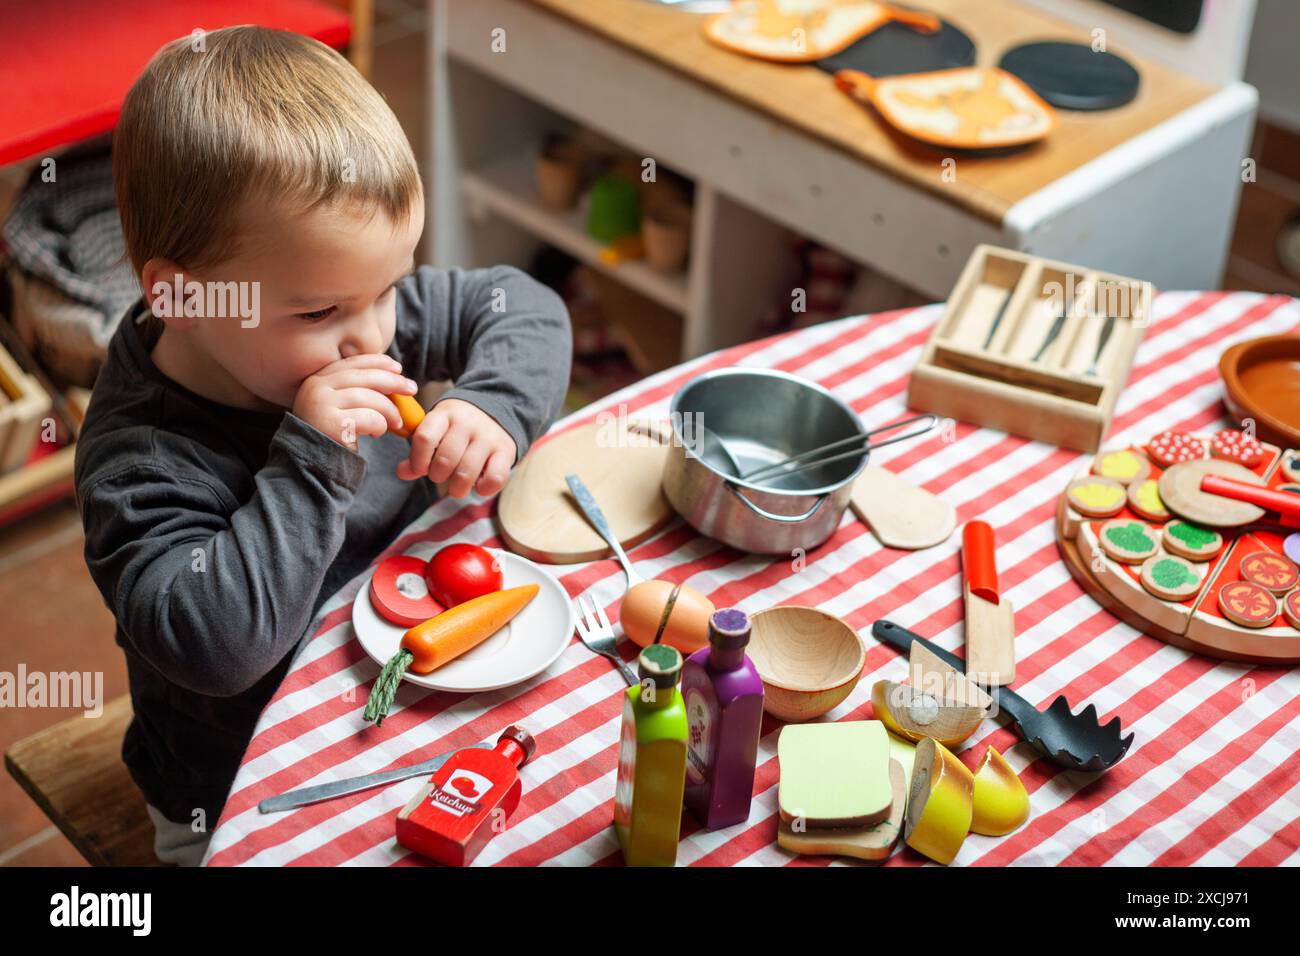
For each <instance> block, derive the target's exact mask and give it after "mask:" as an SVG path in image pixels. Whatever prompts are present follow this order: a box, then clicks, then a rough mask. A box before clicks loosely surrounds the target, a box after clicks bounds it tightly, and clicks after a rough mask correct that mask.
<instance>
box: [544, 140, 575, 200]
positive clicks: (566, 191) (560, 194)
mask: <svg viewBox="0 0 1300 956" xmlns="http://www.w3.org/2000/svg"><path fill="white" fill-rule="evenodd" d="M582 164H583V158H582V150H581V149H580V148H579V147H578V145H577V144H576V143H574V142H572V141H571V140H568V139H565V138H563V137H550V138H548V139H547V140H546V142H544V143H543V144H542V148H541V150H540V151H539V152H538V154H537V197H538V199H539V200H540V201H541V203H542V205H543V206H545V207H546V208H547V209H553V210H556V211H557V212H558V211H563V210H565V209H572V208H573V206H574V204H575V203H577V201H578V190H579V189H580V188H581V187H582Z"/></svg>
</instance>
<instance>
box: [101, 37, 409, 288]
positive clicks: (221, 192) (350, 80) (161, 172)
mask: <svg viewBox="0 0 1300 956" xmlns="http://www.w3.org/2000/svg"><path fill="white" fill-rule="evenodd" d="M113 184H114V187H115V189H116V192H117V204H118V210H119V212H120V213H121V217H122V231H123V233H124V235H125V238H126V248H127V254H128V255H129V256H130V259H131V263H132V265H134V267H135V271H136V274H137V275H139V274H140V272H141V271H142V269H143V268H144V265H145V263H146V262H148V261H149V260H150V259H154V258H165V259H169V260H171V261H173V262H176V263H177V264H179V265H181V266H182V267H184V268H186V269H191V270H196V271H198V270H202V269H204V268H206V267H209V266H211V265H213V264H215V263H219V262H222V261H225V260H227V259H229V258H231V257H232V256H233V255H236V254H237V252H238V250H239V248H240V240H241V237H240V235H239V229H238V226H239V213H240V210H241V209H243V208H244V206H245V204H246V203H249V202H257V203H267V204H270V203H282V204H283V205H284V208H285V209H286V210H288V211H292V212H297V211H303V210H307V209H312V208H315V207H316V206H319V205H336V204H337V205H340V206H345V207H351V208H356V209H357V210H358V211H361V212H362V213H363V214H366V215H369V214H373V213H374V212H375V211H376V210H383V211H384V212H385V213H386V214H387V215H388V217H389V218H390V219H391V220H392V221H393V222H394V224H400V223H404V222H406V221H407V219H408V217H409V216H410V213H411V211H412V209H413V207H414V204H415V203H416V202H418V201H419V197H420V194H421V191H420V176H419V171H418V169H417V167H416V163H415V158H414V156H413V155H412V153H411V145H410V143H409V142H408V141H407V139H406V135H405V133H403V131H402V128H401V125H400V124H399V123H398V122H397V117H395V116H394V115H393V112H392V110H390V109H389V108H388V104H387V103H385V102H384V99H383V97H382V96H380V95H379V93H378V92H376V90H375V89H374V87H372V86H371V85H370V84H369V83H367V82H366V81H365V79H364V78H363V77H362V76H361V74H359V73H358V72H357V71H356V70H355V69H353V67H352V66H351V65H350V64H349V63H348V62H347V61H346V60H345V59H344V58H343V57H342V56H340V55H339V54H338V53H337V52H336V51H334V50H332V49H330V48H329V47H327V46H325V45H324V44H323V43H319V42H317V41H316V40H313V39H311V38H310V37H305V36H302V35H301V34H297V33H289V32H286V31H283V30H270V29H266V28H264V27H253V26H241V27H227V28H225V29H222V30H214V31H212V32H211V33H206V34H196V35H195V36H193V37H183V38H181V39H178V40H173V41H172V42H170V43H168V44H167V45H166V46H164V47H163V48H162V49H161V50H159V51H158V53H156V54H155V55H154V57H153V59H152V60H151V61H150V62H149V65H148V66H146V67H145V69H144V72H143V73H142V74H141V75H140V77H139V78H138V79H137V80H136V82H135V85H134V86H132V87H131V90H130V92H129V93H128V94H127V97H126V102H125V103H124V105H123V107H122V115H121V118H120V119H119V121H118V124H117V130H116V132H115V133H114V137H113Z"/></svg>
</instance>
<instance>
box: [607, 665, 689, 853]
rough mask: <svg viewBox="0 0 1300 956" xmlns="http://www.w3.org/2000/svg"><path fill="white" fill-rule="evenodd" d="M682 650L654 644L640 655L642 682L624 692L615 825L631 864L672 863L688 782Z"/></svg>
mask: <svg viewBox="0 0 1300 956" xmlns="http://www.w3.org/2000/svg"><path fill="white" fill-rule="evenodd" d="M681 673H682V655H681V654H680V653H678V651H677V649H676V648H674V647H669V646H668V645H667V644H651V645H650V646H649V647H647V648H646V649H645V650H643V651H642V652H641V656H640V657H639V658H638V659H637V674H638V676H640V678H641V683H640V684H638V685H637V686H635V687H629V688H628V689H627V693H626V694H624V696H623V730H622V733H621V735H620V737H619V747H618V782H617V784H616V785H615V787H614V829H615V830H616V831H617V833H618V842H619V845H620V846H621V847H622V848H623V862H625V863H626V864H627V865H628V866H674V865H675V864H676V863H677V840H678V837H679V836H680V833H681V825H682V793H683V791H684V789H685V786H686V738H687V725H686V707H685V705H684V704H683V703H682V695H681V694H680V693H679V692H678V690H677V682H678V680H679V679H680V677H681Z"/></svg>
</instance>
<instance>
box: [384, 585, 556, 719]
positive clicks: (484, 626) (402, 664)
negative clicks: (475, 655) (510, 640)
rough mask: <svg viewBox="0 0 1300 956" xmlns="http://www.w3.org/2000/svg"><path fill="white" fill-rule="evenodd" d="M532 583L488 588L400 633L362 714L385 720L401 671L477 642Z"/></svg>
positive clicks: (526, 596)
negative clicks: (497, 589)
mask: <svg viewBox="0 0 1300 956" xmlns="http://www.w3.org/2000/svg"><path fill="white" fill-rule="evenodd" d="M537 591H538V587H537V585H536V584H525V585H522V586H520V587H517V588H506V589H505V590H504V591H493V592H492V593H490V594H484V595H483V596H482V597H476V598H474V599H473V600H469V601H466V602H465V603H464V604H458V605H456V606H455V607H453V608H448V609H447V610H445V611H443V612H442V613H441V614H439V615H438V616H437V617H431V618H429V620H427V621H425V622H423V623H422V624H417V625H415V627H413V628H411V629H410V630H409V631H407V632H406V633H405V634H403V635H402V642H401V644H400V645H399V646H398V651H397V653H396V654H394V655H393V656H392V657H390V658H389V659H388V663H387V664H385V665H384V669H383V670H382V671H380V672H379V678H378V679H377V680H376V681H375V686H374V688H373V689H372V690H371V691H370V699H369V700H368V701H367V702H366V709H365V713H364V714H363V716H364V717H365V719H366V720H373V721H374V722H375V725H376V726H379V725H380V724H382V723H383V722H384V718H385V717H387V716H388V711H389V709H390V708H391V707H392V706H393V698H394V697H395V696H396V695H397V687H398V685H399V684H400V683H401V682H402V675H403V674H405V673H406V672H407V670H412V671H414V672H415V673H417V674H428V673H430V672H431V671H434V670H437V669H438V668H439V667H442V666H443V665H444V664H446V663H447V662H448V661H451V660H454V659H455V658H457V657H459V656H460V655H461V654H464V653H465V652H466V651H468V650H470V649H472V648H474V647H477V646H478V645H479V644H481V643H483V642H484V641H485V640H487V639H488V638H489V637H491V636H492V635H493V634H495V633H496V632H497V631H499V630H501V628H503V627H505V626H506V625H507V624H508V623H510V620H511V619H512V618H513V617H514V616H515V615H516V614H518V613H519V612H520V611H522V610H523V609H524V608H525V607H526V606H527V605H528V602H529V601H531V600H532V599H533V598H534V597H535V596H536V595H537Z"/></svg>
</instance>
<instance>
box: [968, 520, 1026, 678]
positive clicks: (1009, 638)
mask: <svg viewBox="0 0 1300 956" xmlns="http://www.w3.org/2000/svg"><path fill="white" fill-rule="evenodd" d="M961 560H962V572H963V588H962V591H963V593H964V595H965V598H966V672H967V674H969V675H971V676H972V679H974V680H975V681H976V682H977V683H979V684H983V685H984V686H986V687H1002V686H1005V685H1006V684H1010V683H1011V682H1012V681H1013V680H1015V679H1016V644H1015V638H1016V622H1015V609H1014V608H1013V607H1012V606H1011V602H1010V601H1008V600H1007V599H1006V598H1005V597H1003V596H1002V594H1001V592H1000V591H999V589H998V571H997V563H996V558H995V555H994V545H993V529H992V528H991V527H990V526H989V525H988V524H987V523H986V522H984V521H968V522H966V527H965V528H963V529H962V535H961Z"/></svg>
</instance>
